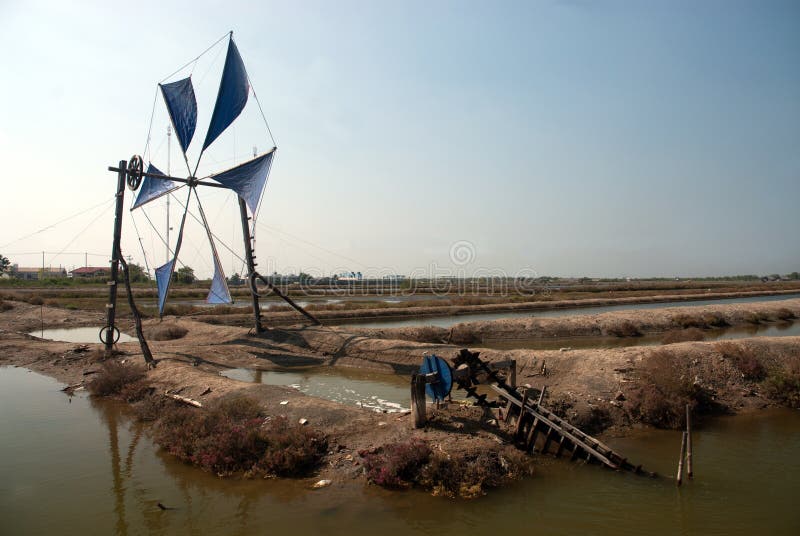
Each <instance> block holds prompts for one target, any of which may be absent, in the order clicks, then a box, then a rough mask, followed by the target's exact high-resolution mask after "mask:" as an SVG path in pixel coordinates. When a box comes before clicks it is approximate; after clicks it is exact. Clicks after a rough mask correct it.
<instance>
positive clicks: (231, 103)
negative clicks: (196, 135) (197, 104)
mask: <svg viewBox="0 0 800 536" xmlns="http://www.w3.org/2000/svg"><path fill="white" fill-rule="evenodd" d="M249 91H250V84H249V83H248V81H247V71H245V69H244V63H243V62H242V57H241V56H240V55H239V50H238V49H237V48H236V43H234V42H233V39H231V40H230V41H229V42H228V55H227V56H226V57H225V67H224V68H223V69H222V80H221V81H220V84H219V92H218V93H217V103H216V104H215V105H214V113H213V114H212V116H211V124H210V125H209V126H208V132H207V133H206V141H205V142H204V143H203V150H204V151H205V149H206V147H208V146H209V145H211V144H212V143H213V142H214V140H216V139H217V137H219V135H220V134H222V132H223V131H224V130H225V129H226V128H228V126H230V124H231V123H233V120H234V119H236V118H237V117H239V114H240V113H242V110H243V109H244V105H245V104H247V96H248V93H249Z"/></svg>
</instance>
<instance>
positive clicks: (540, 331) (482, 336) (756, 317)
mask: <svg viewBox="0 0 800 536" xmlns="http://www.w3.org/2000/svg"><path fill="white" fill-rule="evenodd" d="M797 318H800V299H792V300H780V301H771V302H749V303H731V304H719V305H704V306H692V307H667V308H659V309H632V310H627V311H614V312H608V313H600V314H592V315H572V316H564V317H556V318H537V317H528V318H503V319H499V320H490V321H483V322H462V323H460V324H456V325H454V326H452V327H450V328H441V327H435V326H419V327H404V328H387V329H380V328H361V329H356V328H350V331H352V332H355V333H358V334H360V335H363V336H366V337H373V338H381V339H399V340H408V341H416V342H432V343H441V342H452V343H453V344H481V343H484V342H488V341H492V340H519V339H553V338H572V337H630V336H637V335H644V334H652V333H662V332H666V331H670V330H675V329H686V328H700V329H721V328H726V327H737V326H755V325H760V324H764V323H769V322H791V321H793V320H795V319H797Z"/></svg>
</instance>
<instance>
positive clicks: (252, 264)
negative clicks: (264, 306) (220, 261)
mask: <svg viewBox="0 0 800 536" xmlns="http://www.w3.org/2000/svg"><path fill="white" fill-rule="evenodd" d="M238 199H239V215H240V216H241V218H242V238H243V239H244V257H245V260H246V261H247V277H248V279H250V281H251V286H252V287H253V288H251V289H250V297H251V299H252V302H253V324H254V326H253V327H254V328H255V330H256V333H261V332H263V331H264V328H263V327H262V326H261V305H260V304H259V303H258V294H256V292H255V290H256V289H255V283H256V282H255V280H254V279H251V278H253V277H254V276H253V274H255V273H256V261H255V255H253V238H252V237H251V236H250V216H248V215H247V204H245V202H244V199H242V198H241V197H238Z"/></svg>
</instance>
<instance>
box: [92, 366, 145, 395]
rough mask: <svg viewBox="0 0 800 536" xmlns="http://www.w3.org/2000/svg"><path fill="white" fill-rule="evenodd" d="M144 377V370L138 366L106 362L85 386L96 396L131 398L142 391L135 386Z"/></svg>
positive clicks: (138, 386)
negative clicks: (138, 391)
mask: <svg viewBox="0 0 800 536" xmlns="http://www.w3.org/2000/svg"><path fill="white" fill-rule="evenodd" d="M145 376H146V371H145V368H144V367H142V366H140V365H133V364H130V365H126V364H123V363H120V362H119V361H114V360H111V361H106V362H105V363H103V365H102V370H101V371H100V373H99V374H97V375H96V376H94V378H93V379H92V381H91V382H89V383H88V384H87V385H86V389H87V390H88V391H89V392H90V393H91V394H93V395H96V396H118V397H128V396H133V395H134V393H135V392H137V390H140V389H142V387H141V385H137V384H141V382H142V381H143V380H144V378H145ZM124 399H126V400H127V398H124Z"/></svg>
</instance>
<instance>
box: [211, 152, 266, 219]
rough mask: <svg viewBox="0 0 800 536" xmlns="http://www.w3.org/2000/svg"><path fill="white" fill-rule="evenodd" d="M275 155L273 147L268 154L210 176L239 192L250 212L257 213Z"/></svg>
mask: <svg viewBox="0 0 800 536" xmlns="http://www.w3.org/2000/svg"><path fill="white" fill-rule="evenodd" d="M274 156H275V149H274V148H273V149H272V150H271V151H270V152H268V153H266V154H263V155H261V156H257V157H256V158H253V159H251V160H248V161H247V162H245V163H243V164H239V165H238V166H236V167H234V168H231V169H229V170H227V171H223V172H221V173H217V174H215V175H210V176H209V178H211V179H214V180H215V181H217V182H218V183H220V184H222V185H223V186H225V187H227V188H230V189H231V190H233V191H234V192H236V193H237V194H239V197H241V198H242V199H244V200H245V202H246V203H247V206H248V208H249V209H250V213H251V214H255V213H256V208H258V202H259V200H260V199H261V193H262V192H263V191H264V187H265V186H266V185H267V177H268V176H269V170H270V167H272V160H273V157H274Z"/></svg>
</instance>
